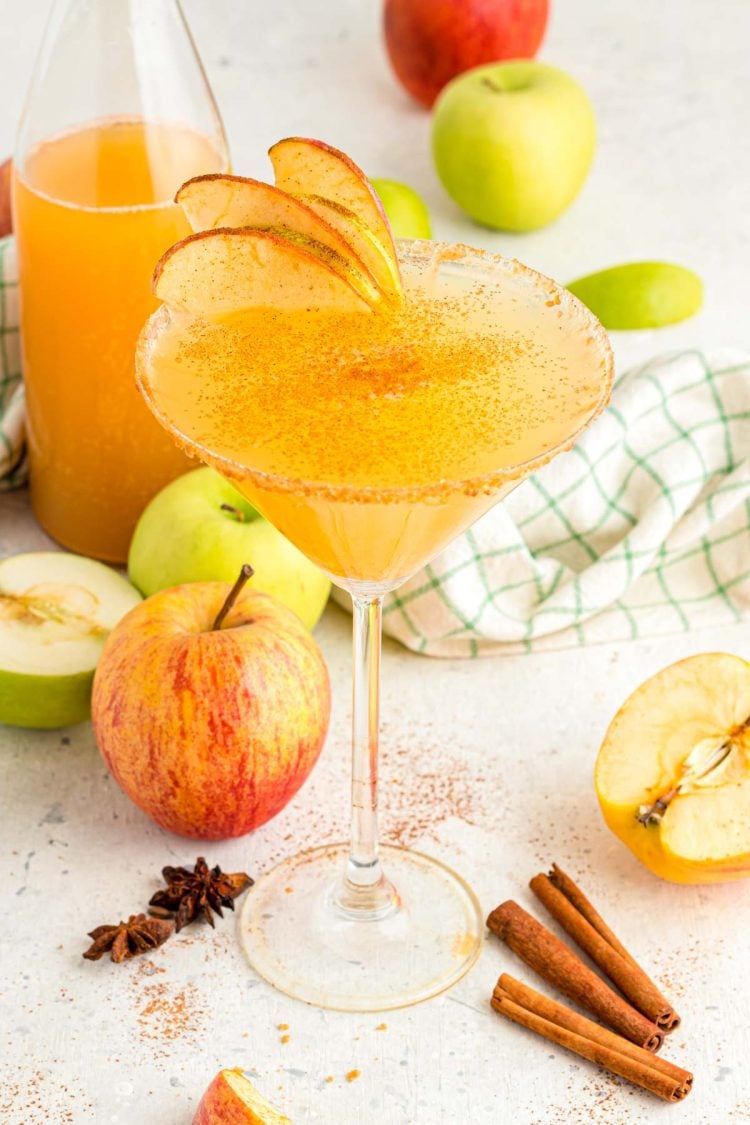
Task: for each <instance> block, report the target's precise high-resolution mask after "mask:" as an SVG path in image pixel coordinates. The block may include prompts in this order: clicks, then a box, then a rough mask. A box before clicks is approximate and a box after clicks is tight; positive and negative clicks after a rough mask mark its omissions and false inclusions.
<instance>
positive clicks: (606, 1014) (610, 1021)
mask: <svg viewBox="0 0 750 1125" xmlns="http://www.w3.org/2000/svg"><path fill="white" fill-rule="evenodd" d="M487 925H488V927H489V929H490V930H492V932H493V933H494V934H496V935H497V936H498V937H499V938H500V939H501V941H504V942H505V943H506V945H508V946H509V947H510V948H511V949H512V950H513V952H514V953H515V954H516V956H518V957H520V958H521V960H522V961H525V962H526V964H527V965H528V966H529V967H530V968H532V969H533V970H534V972H536V973H538V974H539V976H540V977H542V979H543V980H546V981H547V983H548V984H551V985H552V986H553V988H556V989H557V990H558V992H562V993H563V995H565V996H567V997H568V998H569V999H570V1000H573V1001H574V1003H576V1004H578V1005H580V1007H582V1008H585V1009H586V1011H588V1012H591V1013H592V1014H593V1015H595V1016H597V1017H598V1018H599V1019H600V1020H601V1021H602V1023H605V1024H606V1025H607V1027H611V1028H612V1029H613V1031H616V1032H618V1034H620V1035H623V1036H624V1037H625V1038H626V1039H629V1040H630V1041H631V1043H637V1044H638V1046H639V1047H643V1048H644V1049H645V1050H647V1051H658V1050H659V1048H660V1047H661V1045H662V1043H663V1042H664V1033H663V1031H661V1030H660V1029H659V1028H658V1027H657V1026H656V1024H655V1023H652V1022H651V1021H650V1020H648V1019H646V1017H645V1016H643V1015H641V1013H640V1012H638V1011H636V1009H635V1008H633V1007H632V1006H631V1005H630V1004H628V1002H627V1001H626V1000H623V998H622V997H621V996H618V994H617V993H616V992H614V991H613V990H612V989H611V988H610V987H609V985H607V984H605V983H604V981H603V980H602V979H601V977H598V976H597V975H596V973H594V972H593V971H592V970H591V969H589V968H588V966H587V965H584V963H583V961H581V959H580V958H579V957H577V956H576V954H575V953H573V951H572V950H571V949H568V947H567V945H564V944H563V942H561V941H560V939H559V938H556V937H555V935H554V934H552V933H550V931H549V930H548V929H546V928H545V927H544V926H543V925H542V924H541V922H537V920H536V918H532V916H531V915H530V914H528V913H527V912H526V911H525V910H523V909H522V907H520V906H519V905H518V903H516V902H513V901H512V900H509V901H508V902H503V903H501V905H500V906H497V907H496V908H495V909H494V910H493V911H492V913H491V914H490V916H489V918H488V919H487Z"/></svg>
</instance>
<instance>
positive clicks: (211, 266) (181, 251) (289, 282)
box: [153, 227, 372, 319]
mask: <svg viewBox="0 0 750 1125" xmlns="http://www.w3.org/2000/svg"><path fill="white" fill-rule="evenodd" d="M358 282H359V278H357V277H356V276H355V271H354V270H353V267H351V266H350V265H349V264H348V263H347V262H346V261H344V259H342V258H339V257H338V256H337V255H336V254H334V252H333V251H332V250H330V249H329V248H328V247H326V246H323V245H322V243H319V242H316V241H315V240H314V239H312V238H308V237H307V236H306V235H303V234H299V233H296V232H290V231H285V232H283V233H281V234H279V233H273V232H272V231H262V230H255V229H253V228H252V227H244V228H240V229H238V230H230V229H228V228H224V227H219V228H217V229H216V230H208V231H200V232H198V233H197V234H191V235H189V236H188V237H187V238H184V239H183V240H182V241H181V242H178V243H176V244H175V245H174V246H172V247H170V249H169V250H167V252H166V254H165V255H164V256H163V258H162V259H161V261H160V262H159V263H158V264H157V266H156V270H155V271H154V280H153V290H154V293H155V295H156V296H157V297H158V298H159V300H160V301H164V302H165V303H166V304H168V305H170V306H171V307H172V308H176V309H180V310H182V311H183V312H187V313H190V314H191V315H193V316H201V317H206V318H209V319H210V318H221V317H224V316H231V315H232V314H234V313H240V312H244V311H246V310H247V309H251V308H274V309H281V310H286V311H298V310H302V309H331V310H336V311H337V312H367V311H368V310H370V309H371V307H372V306H371V304H369V303H368V301H367V300H366V299H365V298H364V297H363V296H362V294H361V292H359V291H358V288H357V284H358Z"/></svg>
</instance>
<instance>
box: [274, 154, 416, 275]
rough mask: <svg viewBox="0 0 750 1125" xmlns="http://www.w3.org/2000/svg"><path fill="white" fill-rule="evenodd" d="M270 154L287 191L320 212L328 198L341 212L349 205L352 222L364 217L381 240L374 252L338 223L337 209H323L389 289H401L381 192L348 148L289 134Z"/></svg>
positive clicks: (281, 185) (376, 240)
mask: <svg viewBox="0 0 750 1125" xmlns="http://www.w3.org/2000/svg"><path fill="white" fill-rule="evenodd" d="M268 155H269V156H270V158H271V163H272V165H273V170H274V176H275V178H276V186H277V187H278V188H281V190H282V191H285V192H288V193H289V194H290V195H295V196H299V197H301V198H302V200H303V202H304V203H306V204H307V205H308V206H310V207H312V208H313V210H315V211H318V213H320V207H321V205H322V202H327V203H331V204H335V205H336V206H337V207H338V208H339V211H338V214H339V215H341V214H342V212H341V210H340V209H343V211H344V212H348V213H349V216H354V221H353V220H352V219H351V218H347V225H348V226H349V227H351V226H353V225H354V226H356V225H357V224H356V220H357V219H359V220H360V223H361V224H362V225H364V227H365V228H366V230H367V231H368V232H369V234H370V235H371V236H372V240H373V241H374V243H375V245H376V250H377V252H376V253H374V252H373V250H370V252H369V256H365V254H363V253H362V246H361V245H358V244H357V243H356V242H352V239H351V237H350V236H349V234H348V233H347V232H346V231H343V230H342V229H341V226H340V225H339V224H338V223H336V222H334V214H335V213H336V208H329V209H328V210H327V211H326V212H324V214H323V217H324V218H325V219H326V221H327V222H329V223H331V225H332V226H335V227H336V229H337V230H338V231H339V232H340V233H342V234H343V235H344V237H345V238H346V239H347V241H348V242H350V244H351V245H353V246H354V249H355V250H356V252H357V253H358V254H359V256H360V257H361V258H362V261H363V262H364V263H365V265H366V266H367V267H368V268H369V269H370V270H372V272H373V275H374V277H375V280H376V281H377V282H378V283H379V284H380V285H381V287H382V288H383V290H384V291H385V292H386V293H388V294H398V293H400V292H401V279H400V275H399V270H398V259H397V256H396V246H395V243H394V241H393V233H392V231H391V227H390V224H389V222H388V219H387V217H386V214H385V211H384V210H383V205H382V203H381V202H380V199H379V198H378V194H377V192H376V191H375V189H374V188H373V186H372V184H371V183H370V181H369V180H368V179H367V176H366V175H365V174H364V172H363V171H362V169H361V168H358V167H357V165H356V164H355V163H354V161H353V160H351V159H350V158H349V157H348V156H347V155H346V154H345V153H343V152H340V151H339V150H338V149H336V148H333V147H332V146H331V145H327V144H325V142H324V141H316V140H310V139H308V138H306V137H287V138H286V139H285V140H283V141H278V142H277V143H276V144H275V145H273V147H272V148H271V149H270V150H269V153H268Z"/></svg>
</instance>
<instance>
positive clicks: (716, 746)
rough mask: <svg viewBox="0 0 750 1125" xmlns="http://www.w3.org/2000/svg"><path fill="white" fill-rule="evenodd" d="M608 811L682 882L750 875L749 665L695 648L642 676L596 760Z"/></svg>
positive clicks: (621, 830) (637, 849)
mask: <svg viewBox="0 0 750 1125" xmlns="http://www.w3.org/2000/svg"><path fill="white" fill-rule="evenodd" d="M594 780H595V785H596V792H597V796H598V797H599V803H600V805H601V809H602V812H603V814H604V819H605V820H606V822H607V824H608V825H609V827H610V828H611V829H612V831H613V832H614V833H615V834H616V835H617V836H619V837H620V839H621V840H622V841H623V842H624V843H625V844H627V846H628V847H629V848H630V849H631V850H632V851H633V852H634V853H635V855H636V856H637V857H638V858H639V859H640V860H641V862H642V863H644V864H645V865H646V867H648V868H649V869H650V870H651V871H653V872H655V873H656V874H657V875H661V876H662V878H664V879H671V880H672V881H674V882H677V883H714V882H723V881H724V880H730V879H741V878H747V877H748V876H750V663H748V661H747V660H743V659H742V658H741V657H739V656H733V655H730V654H728V653H722V652H708V653H702V654H701V655H699V656H690V657H688V658H687V659H686V660H681V661H679V662H678V663H677V664H672V665H670V666H669V667H668V668H664V669H663V670H662V671H661V672H658V673H657V674H656V675H655V676H652V677H651V679H650V680H647V681H646V682H645V683H644V684H641V686H640V687H639V688H637V689H636V691H634V692H633V694H632V695H631V696H630V698H629V699H627V700H626V701H625V703H624V704H623V706H622V707H621V708H620V710H619V711H618V713H617V714H616V715H615V717H614V719H613V720H612V723H611V724H610V727H609V730H608V731H607V734H606V736H605V738H604V742H603V743H602V747H601V749H600V751H599V757H598V759H597V763H596V772H595V777H594Z"/></svg>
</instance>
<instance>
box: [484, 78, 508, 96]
mask: <svg viewBox="0 0 750 1125" xmlns="http://www.w3.org/2000/svg"><path fill="white" fill-rule="evenodd" d="M482 85H483V86H486V87H487V88H488V89H489V90H492V93H493V94H504V93H505V87H504V86H498V85H496V84H495V83H494V82H493V81H492V79H491V78H483V79H482Z"/></svg>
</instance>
